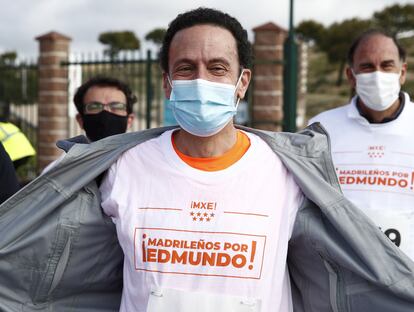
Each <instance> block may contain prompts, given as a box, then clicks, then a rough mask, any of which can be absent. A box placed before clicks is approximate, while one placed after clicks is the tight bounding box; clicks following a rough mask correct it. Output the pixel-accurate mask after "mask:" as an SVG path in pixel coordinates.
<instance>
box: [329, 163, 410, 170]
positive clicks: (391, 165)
mask: <svg viewBox="0 0 414 312" xmlns="http://www.w3.org/2000/svg"><path fill="white" fill-rule="evenodd" d="M339 166H348V167H349V166H367V167H368V166H369V167H399V168H408V169H414V167H412V166H403V165H397V164H383V163H376V164H374V163H370V164H367V163H361V164H358V163H357V164H343V163H341V164H335V167H339ZM355 170H360V169H355Z"/></svg>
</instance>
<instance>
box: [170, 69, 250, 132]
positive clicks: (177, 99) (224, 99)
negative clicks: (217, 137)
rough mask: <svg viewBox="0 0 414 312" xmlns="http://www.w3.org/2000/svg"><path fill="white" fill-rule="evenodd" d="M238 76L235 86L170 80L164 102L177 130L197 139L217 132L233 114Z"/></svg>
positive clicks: (202, 81) (199, 81) (234, 111)
mask: <svg viewBox="0 0 414 312" xmlns="http://www.w3.org/2000/svg"><path fill="white" fill-rule="evenodd" d="M242 74H243V72H242ZM242 74H241V75H240V77H239V80H238V81H237V84H236V86H234V85H230V84H226V83H218V82H212V81H207V80H204V79H195V80H173V81H172V83H171V87H172V91H171V95H170V99H169V100H168V103H169V105H170V106H171V109H172V111H173V114H174V117H175V119H176V120H177V122H178V124H179V125H180V126H181V128H183V129H184V130H185V131H187V132H189V133H191V134H192V135H195V136H199V137H209V136H212V135H214V134H216V133H218V132H220V131H221V130H222V129H223V128H224V127H225V126H226V125H227V124H228V123H229V122H230V120H231V119H232V117H233V116H234V115H235V114H236V112H237V106H238V103H239V99H238V101H237V103H236V100H235V97H236V95H235V93H236V88H237V85H238V84H239V82H240V79H241V76H242Z"/></svg>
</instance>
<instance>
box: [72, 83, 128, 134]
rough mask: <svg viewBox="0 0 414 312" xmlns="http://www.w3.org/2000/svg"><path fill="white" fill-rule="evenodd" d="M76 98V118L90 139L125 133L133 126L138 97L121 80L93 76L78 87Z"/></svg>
mask: <svg viewBox="0 0 414 312" xmlns="http://www.w3.org/2000/svg"><path fill="white" fill-rule="evenodd" d="M73 101H74V102H75V106H76V109H77V110H78V114H77V115H76V120H77V121H78V123H79V125H80V126H81V128H82V129H84V130H85V133H86V136H87V137H88V139H89V140H90V141H98V140H100V139H103V138H106V137H108V136H111V135H114V134H120V133H124V132H126V130H127V129H128V128H129V127H130V126H131V125H132V121H133V119H134V114H133V113H132V106H133V104H134V103H135V102H136V97H135V96H134V95H133V94H132V91H131V89H130V88H129V87H128V85H126V84H125V83H123V82H122V81H120V80H118V79H115V78H110V77H94V78H92V79H90V80H88V81H87V82H86V83H84V84H83V85H81V86H80V87H79V88H78V90H77V91H76V94H75V96H74V99H73Z"/></svg>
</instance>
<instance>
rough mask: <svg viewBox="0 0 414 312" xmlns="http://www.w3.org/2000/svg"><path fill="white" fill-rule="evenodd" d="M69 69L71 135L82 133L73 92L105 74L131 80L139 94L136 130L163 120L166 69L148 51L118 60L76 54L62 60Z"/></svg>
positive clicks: (136, 93)
mask: <svg viewBox="0 0 414 312" xmlns="http://www.w3.org/2000/svg"><path fill="white" fill-rule="evenodd" d="M62 66H67V67H68V71H69V85H70V86H69V112H70V111H71V110H72V114H69V117H70V119H69V134H70V136H73V135H77V134H79V133H81V130H80V128H79V126H78V125H77V123H76V121H75V118H74V117H75V114H76V111H75V106H74V105H73V101H72V99H73V95H74V91H75V90H76V88H77V87H78V86H79V85H80V84H82V83H84V82H85V81H87V80H88V79H90V78H91V77H94V76H97V75H102V76H110V77H114V78H118V79H120V80H122V81H124V82H125V83H127V84H128V85H129V86H130V88H131V89H132V92H133V93H134V94H135V95H136V96H137V100H138V101H137V103H136V104H135V106H134V108H133V110H134V114H135V117H136V118H135V120H134V123H133V126H132V129H131V130H133V131H135V130H141V129H146V128H152V127H157V126H160V125H161V124H162V120H163V115H162V114H163V103H164V96H163V91H162V72H161V69H160V67H159V65H158V60H157V59H156V58H154V57H153V56H152V55H151V51H147V53H146V55H145V56H143V55H142V53H141V52H134V53H123V54H122V55H120V56H119V57H118V58H116V59H109V58H108V57H107V56H105V55H99V54H78V55H72V56H71V57H70V60H69V61H68V62H64V63H62Z"/></svg>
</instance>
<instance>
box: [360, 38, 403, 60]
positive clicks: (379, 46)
mask: <svg viewBox="0 0 414 312" xmlns="http://www.w3.org/2000/svg"><path fill="white" fill-rule="evenodd" d="M384 60H394V61H396V62H397V61H398V60H399V55H398V48H397V46H396V45H395V43H394V41H393V40H392V39H391V38H388V37H385V36H383V35H373V36H370V37H368V38H366V39H364V40H362V41H361V42H360V43H359V45H358V47H357V48H356V50H355V53H354V63H355V64H358V63H361V62H374V63H375V62H381V61H384Z"/></svg>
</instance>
